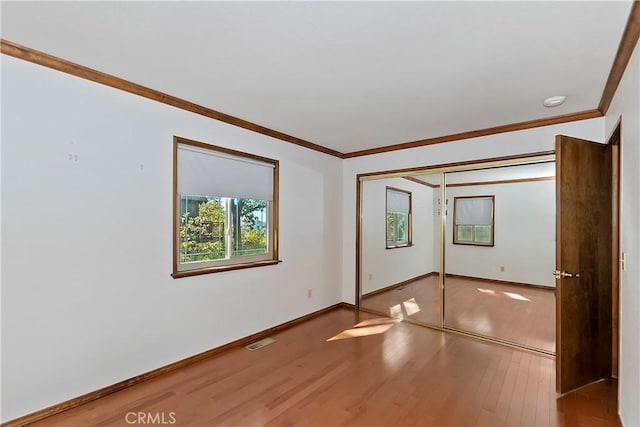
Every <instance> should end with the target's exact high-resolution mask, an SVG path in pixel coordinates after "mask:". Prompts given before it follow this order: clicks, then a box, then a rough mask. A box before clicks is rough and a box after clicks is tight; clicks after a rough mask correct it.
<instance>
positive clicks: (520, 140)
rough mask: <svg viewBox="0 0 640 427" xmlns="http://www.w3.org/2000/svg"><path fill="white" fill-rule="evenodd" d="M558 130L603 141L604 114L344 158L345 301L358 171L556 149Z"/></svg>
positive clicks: (350, 290)
mask: <svg viewBox="0 0 640 427" xmlns="http://www.w3.org/2000/svg"><path fill="white" fill-rule="evenodd" d="M558 134H563V135H571V136H575V137H578V138H584V139H590V140H594V141H600V142H601V141H603V140H604V118H596V119H590V120H582V121H579V122H571V123H563V124H559V125H554V126H545V127H539V128H534V129H527V130H522V131H517V132H509V133H503V134H498V135H491V136H485V137H481V138H472V139H467V140H463V141H456V142H449V143H446V144H436V145H430V146H426V147H419V148H412V149H409V150H401V151H394V152H390V153H382V154H376V155H371V156H363V157H355V158H352V159H347V160H345V161H344V173H343V190H342V191H343V192H342V195H343V205H342V209H343V230H342V251H343V270H342V299H343V301H345V302H349V303H353V302H354V295H355V293H354V289H355V280H354V277H355V248H356V241H355V235H356V234H355V228H356V224H355V215H356V196H355V189H356V175H357V174H359V173H366V172H376V171H387V170H396V169H402V168H411V167H421V166H429V165H437V164H443V163H451V162H459V161H465V160H477V159H486V158H491V157H499V156H507V155H515V154H526V153H532V152H540V151H549V150H553V149H554V141H555V136H556V135H558Z"/></svg>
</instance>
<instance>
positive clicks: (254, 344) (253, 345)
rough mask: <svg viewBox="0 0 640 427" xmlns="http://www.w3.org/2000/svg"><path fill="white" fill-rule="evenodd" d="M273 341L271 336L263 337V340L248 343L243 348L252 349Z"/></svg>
mask: <svg viewBox="0 0 640 427" xmlns="http://www.w3.org/2000/svg"><path fill="white" fill-rule="evenodd" d="M274 342H276V340H274V339H273V338H265V339H263V340H260V341H256V342H254V343H253V344H249V345H248V346H246V347H245V348H246V349H247V350H249V351H254V350H257V349H259V348H262V347H264V346H267V345H269V344H273V343H274Z"/></svg>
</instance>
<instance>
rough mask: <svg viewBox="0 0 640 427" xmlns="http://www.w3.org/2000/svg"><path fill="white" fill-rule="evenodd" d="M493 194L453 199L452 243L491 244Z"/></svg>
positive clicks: (492, 233)
mask: <svg viewBox="0 0 640 427" xmlns="http://www.w3.org/2000/svg"><path fill="white" fill-rule="evenodd" d="M494 201H495V196H465V197H454V199H453V217H454V224H453V243H456V244H459V245H480V246H493V235H494V232H493V229H494V221H493V213H494Z"/></svg>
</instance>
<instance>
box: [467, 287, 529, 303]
mask: <svg viewBox="0 0 640 427" xmlns="http://www.w3.org/2000/svg"><path fill="white" fill-rule="evenodd" d="M476 289H477V290H478V291H480V292H482V293H483V294H489V295H493V296H494V297H499V296H502V295H504V296H506V297H507V298H511V299H516V300H518V301H531V300H530V299H529V298H527V297H525V296H522V295H520V294H516V293H515V292H503V291H494V290H493V289H482V288H476Z"/></svg>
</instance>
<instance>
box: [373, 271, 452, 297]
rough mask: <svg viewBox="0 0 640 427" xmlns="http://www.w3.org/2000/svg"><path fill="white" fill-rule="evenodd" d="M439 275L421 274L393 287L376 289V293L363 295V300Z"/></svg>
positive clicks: (431, 273) (434, 272)
mask: <svg viewBox="0 0 640 427" xmlns="http://www.w3.org/2000/svg"><path fill="white" fill-rule="evenodd" d="M438 274H440V273H438V272H437V271H432V272H430V273H425V274H421V275H419V276H416V277H412V278H410V279H407V280H404V281H402V282H400V283H394V284H393V285H389V286H385V287H384V288H380V289H376V290H375V291H371V292H369V293H366V294H364V295H362V298H366V297H372V296H374V295H378V294H381V293H383V292H387V291H390V290H392V289H395V288H399V287H400V286H405V285H408V284H410V283H413V282H417V281H418V280H421V279H426V278H427V277H431V276H437V275H438Z"/></svg>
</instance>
